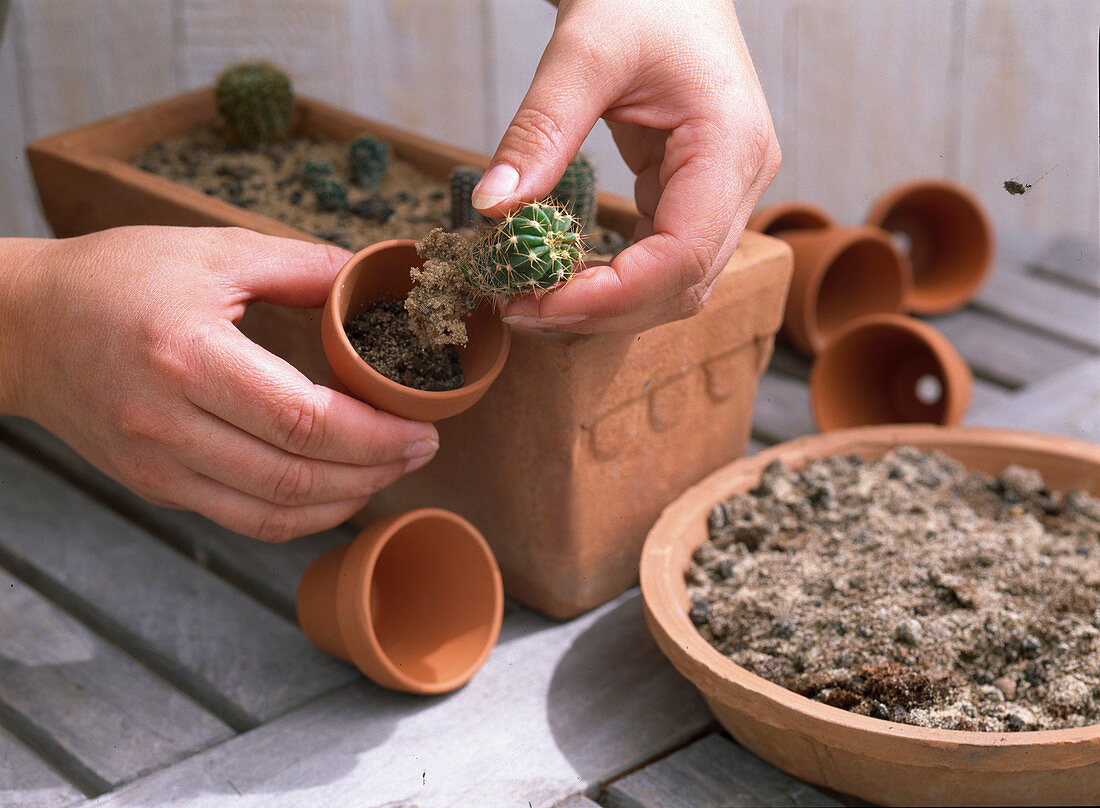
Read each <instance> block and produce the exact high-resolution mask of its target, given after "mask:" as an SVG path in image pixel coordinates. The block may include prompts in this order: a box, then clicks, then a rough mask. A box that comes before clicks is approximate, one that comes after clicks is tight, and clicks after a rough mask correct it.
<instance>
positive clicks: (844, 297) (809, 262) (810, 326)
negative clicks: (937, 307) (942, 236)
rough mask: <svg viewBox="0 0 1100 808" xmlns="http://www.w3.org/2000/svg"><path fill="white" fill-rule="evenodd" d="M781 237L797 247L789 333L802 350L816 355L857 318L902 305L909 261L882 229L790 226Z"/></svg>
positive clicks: (787, 325) (787, 314)
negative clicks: (799, 228)
mask: <svg viewBox="0 0 1100 808" xmlns="http://www.w3.org/2000/svg"><path fill="white" fill-rule="evenodd" d="M780 238H782V239H783V240H784V241H786V242H787V243H788V244H790V245H791V247H792V248H793V249H794V276H793V277H792V278H791V292H790V295H789V296H788V298H787V308H786V312H785V313H784V317H783V334H784V336H786V337H787V339H789V340H790V342H791V344H792V345H794V347H795V348H797V349H798V350H799V351H801V352H802V353H804V354H807V355H809V356H814V355H816V354H817V353H819V352H820V351H821V350H822V349H823V348H824V347H825V344H826V343H827V342H828V341H829V339H830V338H831V337H832V336H833V335H834V334H835V333H836V332H837V331H838V330H839V329H840V328H842V327H843V326H844V325H846V324H847V323H850V322H851V321H853V320H856V319H858V318H860V317H863V316H865V315H868V314H879V313H896V312H900V311H901V310H902V305H903V303H904V301H905V299H906V297H907V296H908V294H909V285H910V270H909V262H908V259H906V257H905V255H904V254H903V253H902V252H901V251H900V250H899V249H898V247H897V245H895V244H894V243H893V241H892V240H891V239H890V238H889V236H888V235H887V234H886V233H885V232H883V231H882V230H879V229H877V228H873V227H829V228H824V229H811V230H798V231H785V232H783V233H781V234H780Z"/></svg>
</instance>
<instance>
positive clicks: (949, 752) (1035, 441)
mask: <svg viewBox="0 0 1100 808" xmlns="http://www.w3.org/2000/svg"><path fill="white" fill-rule="evenodd" d="M899 445H913V446H916V447H917V448H920V449H936V450H939V451H941V452H944V453H945V454H947V455H949V456H951V457H953V458H955V459H956V460H958V461H959V462H961V463H962V464H963V465H965V466H967V467H968V468H972V469H977V470H979V471H983V472H985V473H987V474H994V475H996V474H1000V473H1001V472H1002V471H1003V470H1004V468H1005V467H1006V466H1008V465H1011V464H1019V465H1022V466H1025V467H1029V468H1034V469H1037V470H1038V471H1039V472H1041V473H1042V475H1043V476H1044V478H1045V479H1046V481H1047V482H1048V483H1049V484H1050V485H1051V486H1052V487H1054V488H1057V489H1060V490H1062V491H1065V490H1068V489H1070V488H1075V487H1080V488H1084V489H1086V490H1088V491H1091V492H1092V493H1093V494H1100V447H1096V446H1092V445H1090V444H1086V443H1080V442H1076V441H1070V440H1066V439H1064V438H1058V437H1051V436H1047V435H1037V434H1031V433H1024V432H1013V431H1010V430H1000V429H982V428H973V427H946V428H945V427H936V426H928V425H910V426H904V427H896V426H883V427H864V428H860V429H851V430H842V431H837V432H831V433H829V434H827V435H814V436H810V437H807V438H802V439H799V440H795V441H791V442H789V443H785V444H781V445H779V446H775V447H772V448H771V449H768V450H765V451H763V452H761V453H760V454H758V455H756V456H754V457H752V458H749V459H745V460H739V461H736V462H734V463H731V464H730V465H728V466H726V467H724V468H722V469H720V470H719V471H716V472H715V473H714V474H712V475H710V476H709V477H707V478H706V479H705V480H703V481H702V482H701V483H699V484H698V485H696V486H695V487H693V488H691V489H689V490H688V491H686V492H685V493H684V494H683V495H681V496H680V497H679V498H678V499H677V500H676V501H675V502H673V503H672V504H671V505H670V506H669V507H668V508H666V509H665V511H664V513H663V514H662V515H661V518H660V520H658V522H657V524H656V525H654V527H653V529H652V530H651V531H650V533H649V536H648V538H647V539H646V544H645V549H644V551H643V553H642V564H641V581H642V598H643V602H644V605H645V615H646V621H647V622H648V624H649V628H650V630H651V631H652V633H653V636H654V637H655V638H656V640H657V644H658V645H659V646H660V647H661V650H662V651H663V652H664V653H665V654H666V655H667V656H668V658H669V659H670V660H671V661H672V663H673V665H675V666H676V668H677V670H679V671H680V673H682V674H683V675H684V676H686V677H687V678H688V679H689V680H691V682H692V683H693V684H694V685H695V686H696V687H697V688H699V691H700V692H701V693H702V695H703V698H704V699H705V700H706V702H707V705H708V706H709V707H710V709H711V711H712V712H713V713H714V715H715V716H716V717H717V719H718V720H719V722H721V724H722V726H724V727H725V728H726V729H727V730H728V731H729V732H730V734H731V735H732V736H733V737H734V738H735V739H736V740H737V741H738V742H739V743H740V744H742V745H743V746H744V747H745V748H747V749H748V750H750V751H751V752H753V753H755V754H756V755H759V756H760V757H761V758H763V759H764V760H767V761H768V762H769V763H772V764H774V765H775V766H777V767H779V768H780V769H783V770H784V771H787V772H789V773H791V774H793V775H794V776H796V777H799V778H801V779H803V780H806V781H808V782H811V783H814V784H816V785H820V786H825V787H827V788H831V789H835V790H836V791H839V792H842V793H845V794H851V795H854V796H856V797H860V798H861V799H864V800H869V801H871V802H873V803H876V804H885V805H1024V804H1028V805H1074V804H1090V803H1095V801H1096V795H1097V794H1100V726H1090V727H1081V728H1076V729H1064V730H1044V731H1041V732H1018V733H1010V734H1002V733H993V732H990V733H983V732H960V731H956V730H943V729H928V728H924V727H916V726H911V725H908V724H899V723H895V722H890V721H884V720H880V719H876V718H870V717H868V716H863V715H857V714H855V713H850V712H847V711H845V710H841V709H839V708H837V707H830V706H828V705H826V704H823V703H821V702H817V701H814V700H812V699H808V698H805V697H803V696H799V695H797V694H795V693H793V692H792V691H790V690H787V689H785V688H783V687H781V686H779V685H777V684H774V683H772V682H769V681H767V680H766V679H763V678H761V677H759V676H756V675H755V674H752V673H749V672H748V671H747V670H745V669H744V668H742V667H740V666H739V665H737V664H735V663H734V662H733V661H732V660H730V659H729V658H728V657H726V656H724V655H723V654H722V653H720V652H719V651H718V650H717V649H715V648H714V647H712V646H711V645H710V643H708V642H707V641H706V640H705V639H704V638H703V637H702V635H700V634H699V632H698V631H697V630H696V628H695V626H694V625H692V623H691V620H690V619H689V618H688V592H687V586H686V584H685V582H684V572H685V571H686V570H687V569H688V567H689V565H690V563H691V554H692V553H693V552H694V550H695V549H696V548H697V547H698V546H699V545H701V544H702V543H703V542H704V541H706V539H707V516H708V514H709V513H710V511H711V509H712V508H713V507H714V504H715V503H716V502H719V501H722V500H725V499H727V498H728V497H730V496H732V495H734V494H739V493H744V492H745V491H748V490H749V489H750V488H753V487H754V486H756V485H757V484H758V483H759V481H760V477H761V474H762V472H763V470H764V468H765V467H766V466H767V465H768V464H769V463H771V462H773V461H775V460H782V461H783V462H784V463H786V464H787V465H788V466H789V467H790V468H792V469H798V468H801V467H802V466H804V465H805V464H806V463H807V462H809V461H810V460H812V459H816V458H820V457H827V456H830V455H836V454H840V455H849V454H857V455H860V456H862V457H866V458H872V457H878V456H879V455H882V454H884V453H885V452H887V451H888V450H890V449H892V448H894V447H896V446H899Z"/></svg>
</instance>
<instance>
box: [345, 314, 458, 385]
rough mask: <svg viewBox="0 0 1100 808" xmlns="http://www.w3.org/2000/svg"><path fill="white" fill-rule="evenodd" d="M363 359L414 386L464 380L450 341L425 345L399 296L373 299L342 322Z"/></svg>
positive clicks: (400, 382)
mask: <svg viewBox="0 0 1100 808" xmlns="http://www.w3.org/2000/svg"><path fill="white" fill-rule="evenodd" d="M344 330H345V331H346V332H347V335H348V341H349V342H351V344H352V347H353V348H355V350H356V352H357V353H358V354H359V355H360V356H361V357H363V360H364V361H365V362H366V363H367V364H369V365H370V366H371V367H372V368H374V369H375V370H377V371H378V372H379V373H381V374H382V375H383V376H385V377H386V378H387V379H392V380H393V381H395V382H397V383H398V384H403V385H405V386H406V387H413V388H416V389H417V390H433V391H441V390H457V389H458V388H459V387H461V386H462V385H463V384H465V383H466V378H465V376H464V375H463V373H462V363H461V362H460V361H459V358H458V351H457V350H456V349H455V347H454V346H453V345H446V346H443V347H440V348H432V347H425V346H424V345H423V343H421V341H420V338H419V337H418V336H417V335H416V334H415V333H413V330H412V328H411V327H410V326H409V315H408V313H407V312H406V311H405V304H404V302H403V301H400V300H390V301H383V302H380V303H375V304H374V305H373V306H371V307H370V308H369V309H367V310H366V311H365V312H363V313H362V314H359V315H357V316H355V317H353V318H352V319H351V320H350V321H348V322H347V323H346V324H345V325H344Z"/></svg>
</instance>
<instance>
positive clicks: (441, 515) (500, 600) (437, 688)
mask: <svg viewBox="0 0 1100 808" xmlns="http://www.w3.org/2000/svg"><path fill="white" fill-rule="evenodd" d="M425 519H441V520H444V521H447V522H450V523H451V524H454V525H457V526H459V527H460V528H462V532H463V535H464V536H465V537H466V539H467V540H468V541H469V542H471V544H473V546H474V547H475V548H476V549H477V550H478V551H479V552H480V553H481V555H482V557H483V558H484V559H485V562H486V565H487V566H488V567H489V568H491V569H492V570H493V571H494V574H493V575H492V576H491V577H492V592H490V593H489V596H490V598H491V599H492V601H493V603H494V607H495V608H494V613H495V618H494V624H493V625H492V626H490V627H489V631H488V633H487V635H486V638H485V643H484V646H483V647H482V649H481V651H480V652H479V653H478V655H477V657H476V658H475V659H474V660H473V661H472V662H471V663H470V664H469V665H468V666H467V668H466V669H465V670H464V671H462V672H461V673H459V674H456V675H455V676H452V677H451V678H450V679H445V680H441V681H435V682H433V681H425V680H422V679H417V678H415V677H412V676H409V675H408V674H407V673H405V672H404V671H403V670H402V669H401V668H399V667H398V666H397V665H395V664H393V662H392V661H391V660H390V658H389V656H388V655H386V654H384V653H375V654H369V656H370V658H371V659H373V661H375V662H376V663H377V664H379V665H381V666H382V667H383V669H384V670H385V671H386V673H387V674H388V675H389V676H391V677H392V678H393V680H394V681H396V682H397V683H399V684H400V686H401V687H402V689H405V690H408V691H410V692H414V693H422V694H426V695H435V694H439V693H448V692H450V691H452V690H455V689H457V688H459V687H461V686H462V685H464V684H465V683H466V682H468V681H469V680H470V678H471V677H472V676H473V675H474V674H475V673H477V671H478V670H480V669H481V667H482V666H483V665H484V664H485V661H486V660H487V659H488V658H489V654H491V653H492V650H493V648H494V647H495V646H496V642H497V638H498V637H499V635H500V628H501V622H502V616H503V605H504V586H503V583H502V581H501V576H500V570H499V568H498V567H497V563H496V558H495V556H494V555H493V552H492V550H491V549H490V548H489V545H488V543H487V542H486V541H485V539H484V537H482V535H481V533H480V532H479V531H478V530H477V528H475V527H474V526H473V525H472V524H470V522H468V521H467V520H466V519H464V518H462V517H461V516H459V515H458V514H456V513H454V512H453V511H448V510H445V509H443V508H417V509H415V510H410V511H405V512H403V513H399V514H396V515H394V516H390V517H384V518H383V519H381V520H379V522H381V523H382V526H383V527H382V531H381V534H382V535H380V536H379V537H378V538H377V539H376V540H375V541H373V542H371V543H370V544H369V545H368V546H367V551H366V552H364V551H363V550H359V552H356V546H357V544H356V541H357V540H358V538H359V536H363V535H365V534H368V533H370V532H372V530H376V529H377V528H378V526H379V522H375V523H372V524H371V525H368V526H367V527H365V528H363V530H362V531H360V533H359V534H358V536H356V540H353V541H352V544H351V546H350V547H349V548H348V555H347V557H346V558H345V560H344V564H343V566H342V568H341V571H340V576H339V578H338V580H337V584H336V601H337V603H339V604H348V607H347V608H346V609H345V608H338V609H337V613H336V617H337V624H338V629H339V632H340V637H341V639H342V640H343V642H344V646H345V647H346V648H347V649H348V654H349V656H350V657H351V661H352V662H353V664H355V665H356V667H359V668H360V669H361V670H362V669H365V668H364V666H362V665H360V663H359V659H358V657H359V656H360V655H363V656H368V654H367V653H366V652H364V651H363V647H364V645H367V646H368V647H369V646H373V647H374V648H375V649H380V648H381V644H380V643H379V641H378V637H377V636H376V634H375V631H374V623H373V621H372V620H371V618H370V604H369V600H367V599H365V598H363V592H365V591H368V586H369V582H370V579H371V576H372V575H373V574H374V569H375V567H376V565H377V563H378V559H379V557H380V556H381V555H382V551H383V550H384V549H385V548H386V546H387V545H388V544H389V542H390V540H391V539H393V538H394V537H395V536H397V535H398V534H399V533H401V531H402V530H404V529H405V528H406V527H408V526H409V525H411V524H413V523H414V522H419V521H421V520H425ZM359 546H362V545H359ZM364 638H365V640H366V642H365V643H364Z"/></svg>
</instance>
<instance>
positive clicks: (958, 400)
mask: <svg viewBox="0 0 1100 808" xmlns="http://www.w3.org/2000/svg"><path fill="white" fill-rule="evenodd" d="M874 326H887V327H890V328H894V329H897V330H898V331H903V332H905V333H906V334H910V335H912V336H914V337H916V338H917V339H918V340H920V341H921V342H923V343H924V344H925V345H926V346H927V347H928V350H929V352H930V353H931V355H932V358H933V359H934V360H935V363H936V367H937V368H938V369H939V371H940V375H941V377H942V381H943V385H942V391H941V392H942V396H943V421H944V423H943V425H945V426H953V425H956V424H958V423H959V421H961V420H962V418H963V416H964V415H966V411H967V409H968V408H969V407H970V400H971V397H972V395H973V378H972V375H971V372H970V368H969V365H968V364H967V362H966V360H964V359H963V358H962V357H961V356H960V355H959V353H958V351H956V350H955V346H954V345H952V344H951V341H950V340H948V339H947V337H945V336H944V335H943V334H942V333H941V332H940V331H939V330H938V329H937V328H935V327H934V326H932V325H930V324H929V323H926V322H924V321H923V320H918V319H916V318H914V317H910V316H909V315H906V314H899V313H894V312H891V313H882V314H867V315H864V316H863V317H859V318H857V319H855V320H853V321H852V322H850V323H846V324H845V325H843V326H842V327H841V328H840V329H839V330H838V331H837V332H836V334H834V335H833V336H832V338H831V339H830V341H829V343H828V344H827V345H826V346H825V348H824V349H823V350H822V351H821V353H820V354H818V356H817V359H816V360H815V362H814V364H813V367H811V368H810V379H809V388H810V405H811V407H812V409H813V415H814V421H815V423H817V425H818V428H819V429H820V430H821V431H823V432H824V431H825V430H828V429H833V427H832V426H831V425H830V424H829V423H828V418H825V417H823V416H824V415H825V413H824V411H823V410H822V405H821V395H820V393H819V392H818V391H819V387H820V385H821V384H822V379H823V375H822V374H823V371H822V368H823V367H824V364H823V361H827V358H828V353H829V351H830V350H831V349H834V348H835V346H837V345H839V344H841V342H842V341H843V340H844V339H845V338H847V337H849V336H850V335H851V334H853V333H855V332H858V331H860V330H862V329H865V328H871V327H874ZM964 370H965V372H963V371H964Z"/></svg>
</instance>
